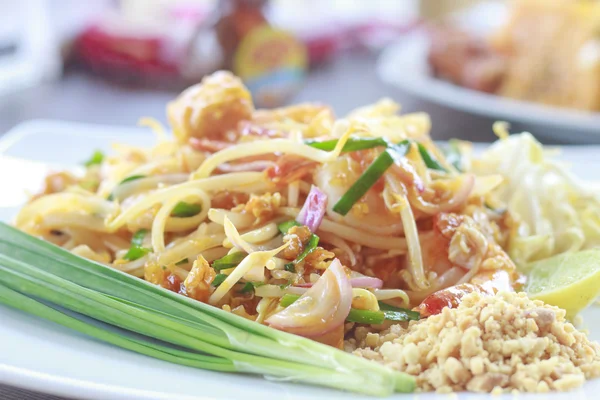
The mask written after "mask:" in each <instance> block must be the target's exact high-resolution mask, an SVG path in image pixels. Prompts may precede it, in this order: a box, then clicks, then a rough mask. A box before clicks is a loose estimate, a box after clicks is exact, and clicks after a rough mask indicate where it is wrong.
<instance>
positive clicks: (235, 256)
mask: <svg viewBox="0 0 600 400" xmlns="http://www.w3.org/2000/svg"><path fill="white" fill-rule="evenodd" d="M245 257H246V253H242V252H236V253H231V254H227V255H226V256H223V257H221V258H219V259H218V260H215V261H213V264H212V267H213V268H214V269H215V271H220V270H222V269H229V268H233V267H237V265H238V264H239V263H241V262H242V260H243V259H244V258H245Z"/></svg>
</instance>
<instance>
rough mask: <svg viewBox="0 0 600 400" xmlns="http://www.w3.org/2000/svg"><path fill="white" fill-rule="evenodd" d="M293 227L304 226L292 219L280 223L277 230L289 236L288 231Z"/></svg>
mask: <svg viewBox="0 0 600 400" xmlns="http://www.w3.org/2000/svg"><path fill="white" fill-rule="evenodd" d="M292 226H302V224H301V223H299V222H297V221H296V220H293V219H292V220H289V221H285V222H282V223H280V224H279V225H277V229H279V232H281V233H282V234H284V235H287V233H288V231H289V230H290V228H291V227H292Z"/></svg>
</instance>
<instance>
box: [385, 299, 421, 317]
mask: <svg viewBox="0 0 600 400" xmlns="http://www.w3.org/2000/svg"><path fill="white" fill-rule="evenodd" d="M379 309H380V310H381V311H383V312H384V314H385V315H386V317H385V318H386V319H389V320H392V321H418V320H419V319H420V318H421V314H419V312H418V311H412V310H408V309H406V308H401V307H394V306H391V305H389V304H386V303H384V302H381V301H380V302H379Z"/></svg>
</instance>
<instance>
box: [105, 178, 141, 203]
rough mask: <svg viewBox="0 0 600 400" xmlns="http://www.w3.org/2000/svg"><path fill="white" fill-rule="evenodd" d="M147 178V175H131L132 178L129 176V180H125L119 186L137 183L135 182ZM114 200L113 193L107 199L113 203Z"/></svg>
mask: <svg viewBox="0 0 600 400" xmlns="http://www.w3.org/2000/svg"><path fill="white" fill-rule="evenodd" d="M145 177H146V175H131V176H128V177H127V178H125V179H123V180H122V181H121V182H119V185H122V184H124V183H127V182H131V181H135V180H138V179H142V178H145ZM119 185H117V186H119ZM114 199H115V195H114V193H111V194H110V195H109V196H108V198H107V200H110V201H112V200H114Z"/></svg>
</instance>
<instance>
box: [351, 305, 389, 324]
mask: <svg viewBox="0 0 600 400" xmlns="http://www.w3.org/2000/svg"><path fill="white" fill-rule="evenodd" d="M346 321H348V322H356V323H357V324H369V325H379V324H383V321H385V315H384V313H383V311H371V310H359V309H356V308H351V309H350V313H348V317H347V318H346Z"/></svg>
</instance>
